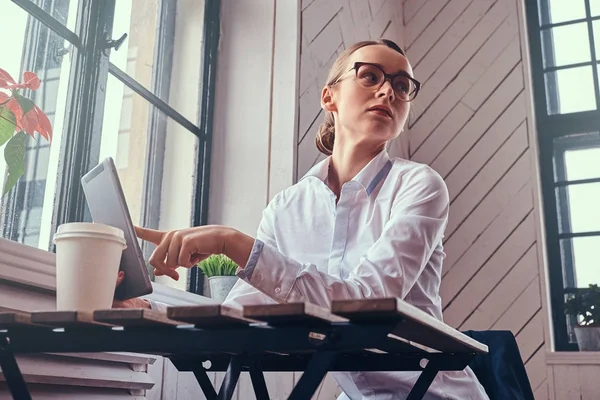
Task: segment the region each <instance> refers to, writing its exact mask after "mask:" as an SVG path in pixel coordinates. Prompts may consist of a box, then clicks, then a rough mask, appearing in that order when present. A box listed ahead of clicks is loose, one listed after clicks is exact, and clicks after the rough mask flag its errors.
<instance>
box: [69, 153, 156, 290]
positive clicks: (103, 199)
mask: <svg viewBox="0 0 600 400" xmlns="http://www.w3.org/2000/svg"><path fill="white" fill-rule="evenodd" d="M81 185H82V187H83V192H84V195H85V199H86V202H87V205H88V207H89V210H90V214H91V216H92V221H93V222H96V223H101V224H105V225H110V226H113V227H115V228H119V229H121V230H122V231H123V233H124V234H125V240H126V242H127V248H126V249H125V250H124V251H123V256H122V257H121V265H120V270H122V271H124V272H125V280H124V281H123V283H121V285H119V287H117V289H116V291H115V299H118V300H127V299H131V298H133V297H139V296H143V295H146V294H150V293H152V283H151V282H150V276H149V273H148V269H147V267H146V261H145V260H144V256H143V254H142V250H141V248H140V245H139V243H138V239H137V236H136V234H135V228H134V227H133V223H132V221H131V215H130V214H129V208H128V207H127V203H126V201H125V196H124V195H123V188H122V187H121V181H120V180H119V175H118V174H117V168H116V167H115V163H114V161H113V159H112V158H111V157H108V158H106V159H105V160H104V161H102V163H100V164H98V165H97V166H96V167H94V168H93V169H92V170H91V171H89V172H88V173H87V174H85V175H84V176H83V177H82V178H81ZM116 279H117V277H116V276H115V280H116Z"/></svg>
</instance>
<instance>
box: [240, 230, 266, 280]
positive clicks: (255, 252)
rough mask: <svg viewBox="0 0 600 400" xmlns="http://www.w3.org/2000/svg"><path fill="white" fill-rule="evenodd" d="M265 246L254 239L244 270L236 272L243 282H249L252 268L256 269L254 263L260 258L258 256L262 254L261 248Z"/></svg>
mask: <svg viewBox="0 0 600 400" xmlns="http://www.w3.org/2000/svg"><path fill="white" fill-rule="evenodd" d="M264 246H265V244H264V242H263V241H261V240H259V239H256V240H255V241H254V245H253V246H252V251H251V252H250V257H249V258H248V263H247V264H246V266H245V267H244V269H241V268H240V269H239V270H238V272H237V276H238V277H240V278H241V279H243V280H245V281H249V280H250V279H252V273H253V272H254V268H255V267H256V263H257V262H258V259H259V258H260V254H261V253H262V250H263V247H264Z"/></svg>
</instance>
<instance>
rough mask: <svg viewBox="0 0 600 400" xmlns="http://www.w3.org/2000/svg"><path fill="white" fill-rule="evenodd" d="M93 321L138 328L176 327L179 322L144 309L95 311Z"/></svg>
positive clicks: (180, 323) (163, 314)
mask: <svg viewBox="0 0 600 400" xmlns="http://www.w3.org/2000/svg"><path fill="white" fill-rule="evenodd" d="M93 317H94V320H95V321H98V322H103V323H108V324H112V325H115V326H123V327H138V326H177V325H182V324H183V322H181V321H174V320H172V319H170V318H169V317H167V315H166V314H165V313H163V312H160V311H156V310H148V309H145V308H111V309H106V310H96V311H94V314H93Z"/></svg>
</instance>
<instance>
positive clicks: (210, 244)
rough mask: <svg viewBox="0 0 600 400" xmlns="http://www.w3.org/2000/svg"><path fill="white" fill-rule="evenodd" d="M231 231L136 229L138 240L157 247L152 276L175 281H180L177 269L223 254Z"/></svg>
mask: <svg viewBox="0 0 600 400" xmlns="http://www.w3.org/2000/svg"><path fill="white" fill-rule="evenodd" d="M231 231H232V229H230V228H226V227H223V226H215V225H205V226H198V227H194V228H187V229H181V230H176V231H169V232H163V231H157V230H154V229H147V228H140V227H135V232H136V235H137V236H138V237H139V238H140V239H143V240H146V241H148V242H151V243H154V244H155V245H156V246H157V247H156V249H155V250H154V252H153V253H152V256H151V257H150V260H149V263H150V265H152V266H153V267H154V275H156V276H160V275H167V276H170V277H171V278H173V279H175V280H179V274H178V273H177V271H175V269H176V268H177V267H180V266H181V267H185V268H191V267H193V266H194V265H196V264H198V263H199V262H200V261H202V260H204V259H205V258H208V257H209V256H211V255H212V254H223V253H224V252H225V249H226V247H227V246H226V237H227V236H228V234H229V233H231Z"/></svg>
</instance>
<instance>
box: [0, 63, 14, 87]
mask: <svg viewBox="0 0 600 400" xmlns="http://www.w3.org/2000/svg"><path fill="white" fill-rule="evenodd" d="M16 84H17V82H15V80H14V79H13V78H12V76H10V74H9V73H8V72H6V71H5V70H3V69H2V68H0V88H2V89H8V88H9V87H11V86H13V85H16Z"/></svg>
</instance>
